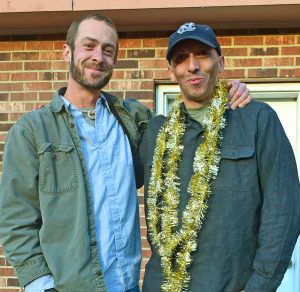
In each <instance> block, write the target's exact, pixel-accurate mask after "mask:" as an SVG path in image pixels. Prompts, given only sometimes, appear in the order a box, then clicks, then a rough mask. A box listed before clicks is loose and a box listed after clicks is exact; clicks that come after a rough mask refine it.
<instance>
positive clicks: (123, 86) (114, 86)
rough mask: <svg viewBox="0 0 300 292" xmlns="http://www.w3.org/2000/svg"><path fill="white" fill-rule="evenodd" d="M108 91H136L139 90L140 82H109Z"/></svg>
mask: <svg viewBox="0 0 300 292" xmlns="http://www.w3.org/2000/svg"><path fill="white" fill-rule="evenodd" d="M109 89H110V90H138V89H140V81H131V80H130V81H126V80H122V81H121V80H119V81H110V82H109Z"/></svg>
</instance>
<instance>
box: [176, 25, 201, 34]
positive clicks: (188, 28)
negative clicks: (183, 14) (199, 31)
mask: <svg viewBox="0 0 300 292" xmlns="http://www.w3.org/2000/svg"><path fill="white" fill-rule="evenodd" d="M195 29H196V27H195V24H194V23H193V22H189V23H185V24H183V25H182V26H180V27H179V29H178V30H177V33H179V34H183V33H184V32H187V31H193V30H195Z"/></svg>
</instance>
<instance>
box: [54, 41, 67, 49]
mask: <svg viewBox="0 0 300 292" xmlns="http://www.w3.org/2000/svg"><path fill="white" fill-rule="evenodd" d="M64 44H65V41H56V42H54V43H53V49H54V50H63V48H64Z"/></svg>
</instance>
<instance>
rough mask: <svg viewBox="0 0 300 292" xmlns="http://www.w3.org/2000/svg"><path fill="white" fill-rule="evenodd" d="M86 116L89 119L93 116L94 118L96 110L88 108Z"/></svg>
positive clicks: (92, 118) (93, 118)
mask: <svg viewBox="0 0 300 292" xmlns="http://www.w3.org/2000/svg"><path fill="white" fill-rule="evenodd" d="M87 116H88V118H89V119H90V120H95V118H96V110H94V109H93V110H89V111H88V112H87Z"/></svg>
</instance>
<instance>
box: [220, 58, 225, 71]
mask: <svg viewBox="0 0 300 292" xmlns="http://www.w3.org/2000/svg"><path fill="white" fill-rule="evenodd" d="M224 62H225V60H224V57H223V56H220V58H219V73H222V72H224Z"/></svg>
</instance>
